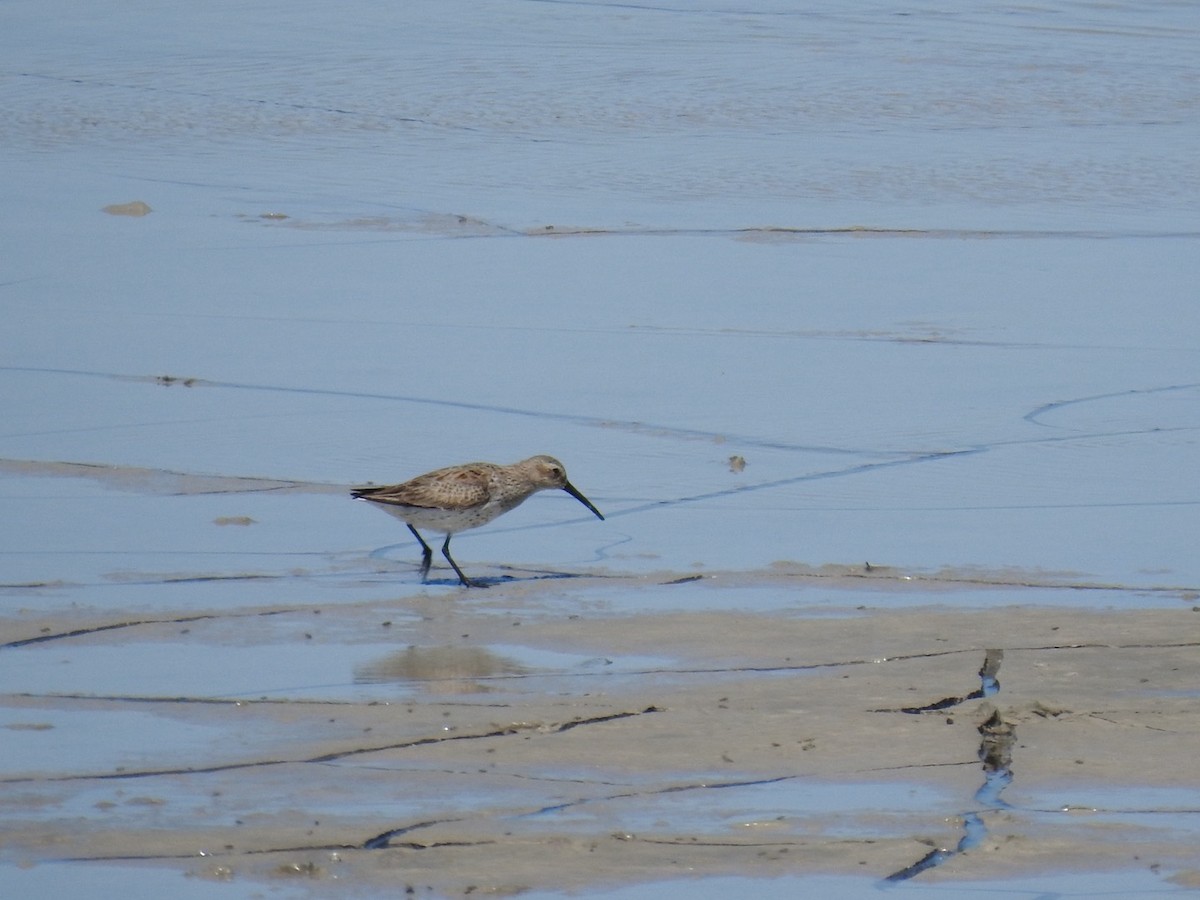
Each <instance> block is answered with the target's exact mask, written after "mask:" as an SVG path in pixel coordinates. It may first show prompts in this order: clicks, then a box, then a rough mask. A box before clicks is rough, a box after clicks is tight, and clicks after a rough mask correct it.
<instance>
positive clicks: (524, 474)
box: [352, 456, 604, 587]
mask: <svg viewBox="0 0 1200 900" xmlns="http://www.w3.org/2000/svg"><path fill="white" fill-rule="evenodd" d="M551 489H558V490H563V491H566V492H567V493H568V494H570V495H571V496H572V497H574V498H575V499H576V500H578V501H579V502H580V503H582V504H583V505H584V506H586V507H587V508H588V509H590V510H591V511H592V512H594V513H595V514H596V516H597V518H600V519H603V518H604V516H603V515H601V513H600V510H598V509H596V507H594V506H592V501H590V500H588V498H587V497H585V496H583V494H581V493H579V491H578V490H576V489H575V486H574V485H573V484H571V482H569V481H568V480H567V470H566V469H565V468H563V464H562V463H560V462H559V461H558V460H557V459H555V458H554V457H552V456H531V457H530V458H529V459H525V460H522V461H521V462H519V463H513V464H512V465H511V466H498V465H496V464H495V463H486V462H476V463H466V464H465V465H461V466H448V467H446V468H445V469H435V470H434V471H432V472H426V473H425V474H424V475H418V476H417V477H416V478H413V479H412V480H411V481H406V482H404V483H403V484H389V485H384V486H382V487H363V488H357V489H355V490H354V491H352V494H353V496H354V497H356V498H357V499H360V500H369V501H370V502H371V503H374V504H377V505H378V506H379V508H380V509H382V510H383V511H384V512H386V513H390V514H391V515H393V516H395V517H396V518H397V519H403V520H404V522H405V524H406V525H408V530H409V531H411V532H412V533H413V536H414V537H416V539H417V541H419V542H420V544H421V580H422V581H424V580H425V579H426V577H427V576H428V575H429V566H430V563H431V562H432V561H433V551H432V550H430V549H429V545H428V544H427V543H425V539H424V538H423V537H421V533H420V532H419V531H417V527H418V526H420V527H421V528H425V529H428V530H430V531H437V532H440V533H442V534H444V535H446V542H445V543H444V544H442V556H444V557H446V561H447V562H448V563H450V565H451V566H452V567H453V568H454V571H455V572H456V573H457V574H458V580H459V581H461V582H462V583H463V585H465V586H466V587H486V585H483V584H480V583H479V582H477V581H472V580H471V579H470V578H468V577H467V576H466V575H464V574H463V570H462V569H460V568H459V567H458V563H456V562H455V561H454V557H452V556H451V555H450V538H451V537H453V536H454V535H455V534H457V533H458V532H460V531H465V530H466V529H468V528H478V527H479V526H480V525H486V524H487V523H488V522H490V521H492V519H494V518H496V517H497V516H499V515H502V514H504V513H506V512H508V511H509V510H510V509H514V508H516V507H517V506H520V505H521V504H522V503H524V502H525V500H526V499H528V498H529V496H530V495H532V494H535V493H537V492H538V491H546V490H551Z"/></svg>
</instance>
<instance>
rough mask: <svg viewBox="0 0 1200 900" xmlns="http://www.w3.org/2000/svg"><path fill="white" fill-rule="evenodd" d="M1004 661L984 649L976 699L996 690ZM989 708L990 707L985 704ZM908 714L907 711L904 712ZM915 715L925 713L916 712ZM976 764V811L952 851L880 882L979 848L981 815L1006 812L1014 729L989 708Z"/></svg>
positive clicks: (941, 850) (983, 828)
mask: <svg viewBox="0 0 1200 900" xmlns="http://www.w3.org/2000/svg"><path fill="white" fill-rule="evenodd" d="M1003 660H1004V651H1003V650H988V651H987V652H986V653H985V654H984V661H983V665H982V666H981V667H980V669H979V679H980V689H979V691H977V692H972V693H973V694H974V693H978V695H979V696H980V697H991V696H994V695H995V694H996V693H998V692H999V690H1000V682H999V680H998V676H999V673H1000V665H1001V663H1002V662H1003ZM988 706H990V704H988ZM905 711H908V710H905ZM913 711H917V712H924V711H926V710H923V709H917V710H913ZM978 731H979V735H980V744H979V753H978V758H979V762H980V764H981V765H982V767H983V784H982V785H980V787H979V789H978V790H977V791H976V792H975V797H974V799H975V802H976V803H977V804H979V806H980V807H981V808H980V809H974V810H969V811H967V812H965V813H963V814H962V820H963V826H962V828H963V830H962V836H961V837H960V838H959V840H958V843H957V844H956V845H955V847H954V848H953V849H948V848H945V847H938V848H935V849H933V850H931V851H929V852H928V853H926V854H925V855H924V856H923V857H921V858H920V859H919V860H917V861H916V862H915V863H913V864H912V865H910V866H906V867H905V868H903V869H900V870H899V871H896V872H893V873H892V874H891V875H888V876H887V877H886V878H884V879H883V880H884V882H893V883H894V882H901V881H908V880H909V879H911V878H915V877H916V876H917V875H920V874H921V873H922V872H925V871H927V870H929V869H932V868H935V867H937V866H940V865H941V864H942V863H944V862H946V860H948V859H951V858H952V857H955V856H958V855H959V854H961V853H965V852H967V851H968V850H971V849H974V848H975V847H978V846H980V845H981V844H982V843H983V841H984V840H985V839H986V838H987V834H988V830H987V824H986V822H984V819H983V813H985V812H992V811H995V810H1000V809H1006V808H1008V804H1007V803H1006V802H1005V801H1004V800H1002V799H1001V798H1000V794H1001V793H1002V792H1003V791H1004V789H1005V788H1007V787H1008V786H1009V785H1010V784H1011V783H1012V778H1013V774H1012V750H1013V746H1014V744H1015V743H1016V726H1015V725H1014V724H1013V723H1011V722H1008V721H1006V720H1005V719H1004V717H1003V716H1002V715H1000V711H999V710H997V709H995V708H991V709H990V714H989V715H988V717H987V718H986V719H985V720H984V721H983V722H981V723H980V724H979V726H978Z"/></svg>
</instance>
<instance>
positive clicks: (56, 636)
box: [0, 579, 297, 650]
mask: <svg viewBox="0 0 1200 900" xmlns="http://www.w3.org/2000/svg"><path fill="white" fill-rule="evenodd" d="M192 580H195V579H192ZM203 580H210V579H203ZM296 611H297V610H294V609H270V610H265V611H259V612H251V613H200V614H198V615H194V616H178V617H176V618H170V619H134V620H132V621H129V622H111V623H109V624H107V625H93V626H90V627H88V628H75V629H72V630H71V631H56V632H54V633H53V634H40V635H38V636H37V637H31V638H22V639H21V640H19V641H9V642H7V643H4V644H0V650H5V649H13V648H16V647H27V646H29V645H31V644H44V643H46V642H47V641H61V640H65V639H67V638H75V637H85V636H87V635H91V634H100V633H102V632H105V631H119V630H120V629H122V628H140V627H141V626H143V625H186V624H187V623H189V622H204V621H208V620H213V619H243V618H253V617H256V616H279V615H284V614H285V613H292V612H296Z"/></svg>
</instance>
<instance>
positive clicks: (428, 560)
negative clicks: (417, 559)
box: [404, 522, 457, 582]
mask: <svg viewBox="0 0 1200 900" xmlns="http://www.w3.org/2000/svg"><path fill="white" fill-rule="evenodd" d="M404 524H406V525H408V523H407V522H405V523H404ZM408 530H409V531H411V532H412V533H413V537H415V538H416V539H417V543H419V544H420V545H421V581H422V582H424V581H425V579H426V578H428V577H429V566H430V565H431V564H432V563H433V551H432V550H430V549H429V545H428V544H427V543H425V538H423V537H421V535H420V534H419V533H418V532H417V529H415V528H413V527H412V526H411V525H409V526H408ZM456 568H457V567H456Z"/></svg>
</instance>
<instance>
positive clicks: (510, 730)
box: [0, 706, 662, 784]
mask: <svg viewBox="0 0 1200 900" xmlns="http://www.w3.org/2000/svg"><path fill="white" fill-rule="evenodd" d="M656 712H662V709H661V708H659V707H656V706H648V707H646V708H645V709H643V710H640V711H638V712H624V713H610V714H607V715H603V716H594V717H592V718H590V719H576V720H574V721H571V722H560V723H558V724H556V725H550V726H541V725H537V724H524V723H522V724H519V725H505V726H502V727H500V728H495V729H492V730H491V731H485V732H475V733H472V734H451V735H439V736H437V737H425V738H416V739H414V740H411V741H399V742H396V743H391V744H380V745H379V746H375V747H355V748H354V749H351V750H338V751H335V752H333V753H322V754H321V755H319V756H311V757H307V758H302V759H263V760H258V761H256V762H234V763H222V764H220V765H213V766H195V767H189V766H183V767H178V768H170V769H143V770H139V771H135V772H101V773H91V774H74V775H51V776H40V777H39V776H20V777H16V778H2V779H0V784H30V783H51V782H64V781H119V780H132V779H135V778H156V777H161V776H165V775H211V774H214V773H217V772H230V771H235V770H238V769H259V768H270V767H273V766H288V765H310V764H318V765H320V764H326V763H332V762H337V761H339V760H342V759H348V758H351V757H354V756H364V755H367V754H370V753H383V752H386V751H389V750H409V749H412V748H414V747H425V746H429V745H431V744H443V743H451V742H454V741H475V740H485V739H487V738H496V737H506V736H508V735H511V734H519V733H522V732H527V731H541V732H543V733H545V734H562V733H563V732H565V731H570V730H571V729H574V728H579V727H580V726H583V725H601V724H604V723H607V722H612V721H616V720H619V719H628V718H632V717H635V716H642V715H647V714H650V713H656Z"/></svg>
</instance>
